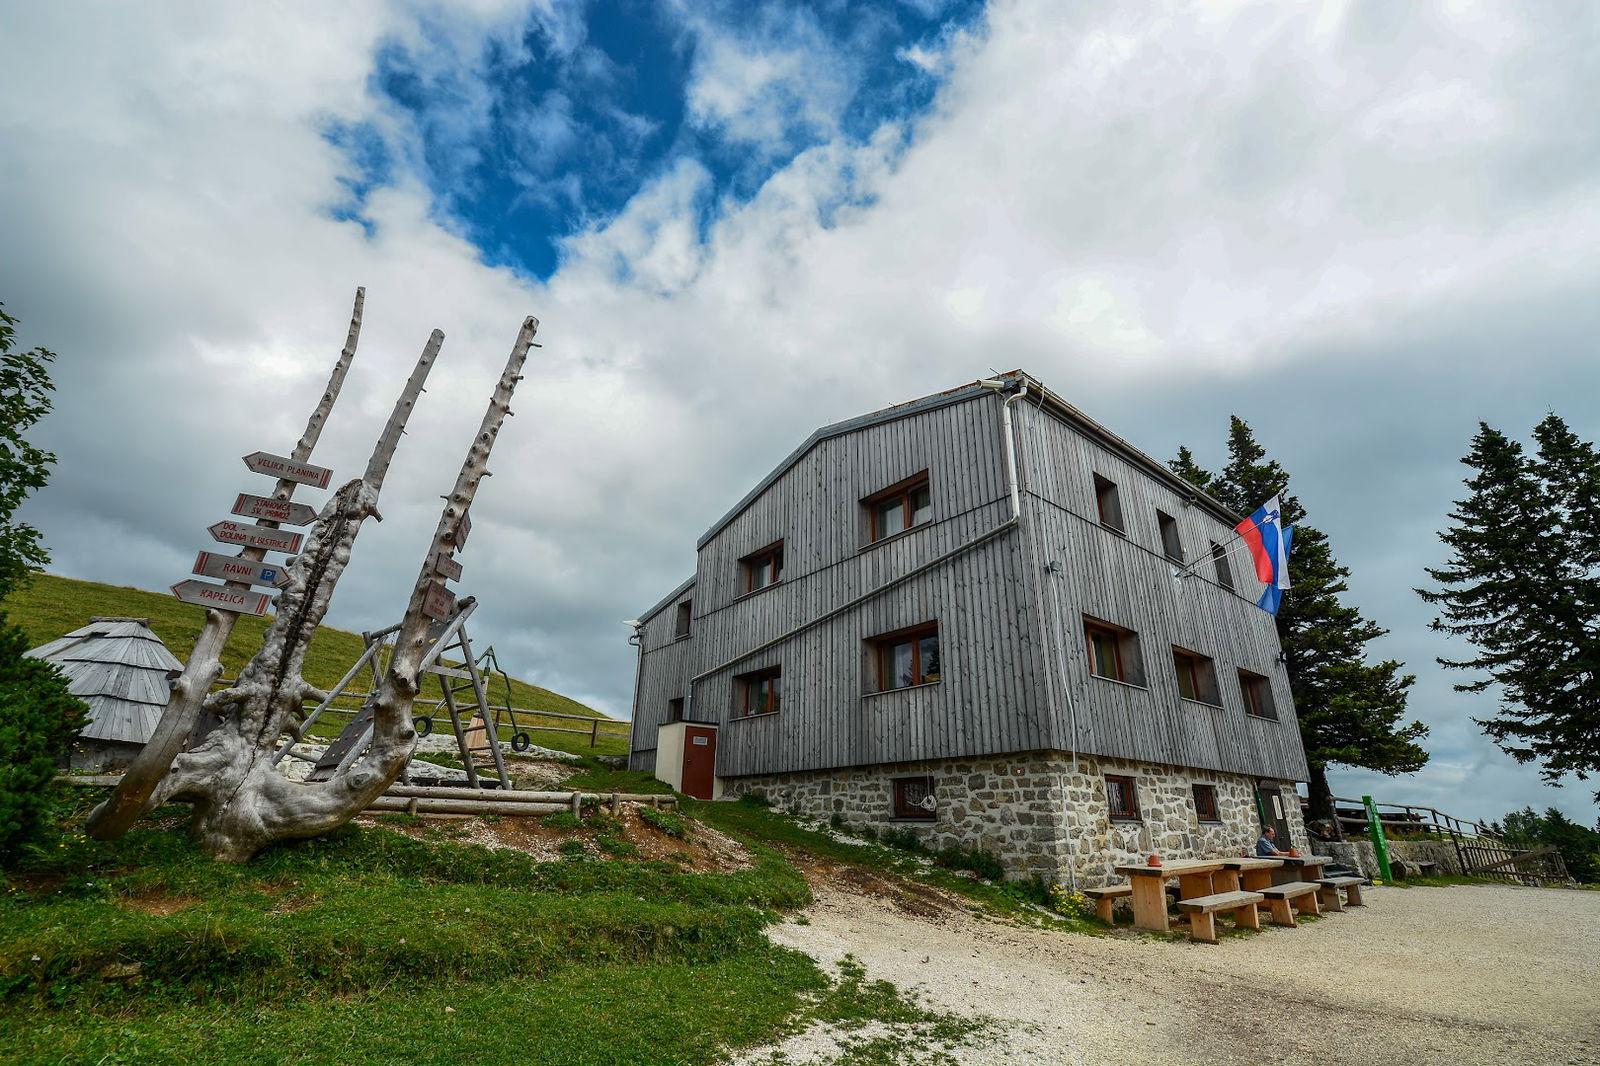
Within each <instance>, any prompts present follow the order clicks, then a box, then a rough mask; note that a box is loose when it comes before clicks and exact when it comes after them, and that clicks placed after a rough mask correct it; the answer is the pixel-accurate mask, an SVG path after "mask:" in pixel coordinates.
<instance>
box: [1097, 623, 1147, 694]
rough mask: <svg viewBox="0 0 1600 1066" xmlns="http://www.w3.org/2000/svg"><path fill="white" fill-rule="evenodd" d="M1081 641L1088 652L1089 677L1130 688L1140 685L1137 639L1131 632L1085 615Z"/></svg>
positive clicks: (1142, 668)
mask: <svg viewBox="0 0 1600 1066" xmlns="http://www.w3.org/2000/svg"><path fill="white" fill-rule="evenodd" d="M1083 639H1084V644H1085V646H1086V647H1087V648H1088V652H1089V672H1090V673H1091V674H1093V675H1095V676H1096V677H1104V678H1108V679H1110V680H1112V681H1123V682H1126V683H1127V684H1130V685H1143V684H1144V665H1143V663H1142V662H1141V660H1140V658H1139V637H1138V634H1136V633H1134V631H1133V630H1131V629H1123V628H1122V627H1121V626H1115V625H1112V624H1111V623H1110V622H1102V621H1100V620H1099V619H1097V618H1090V617H1088V616H1087V615H1085V616H1084V619H1083Z"/></svg>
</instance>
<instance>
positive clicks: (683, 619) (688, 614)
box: [672, 600, 694, 640]
mask: <svg viewBox="0 0 1600 1066" xmlns="http://www.w3.org/2000/svg"><path fill="white" fill-rule="evenodd" d="M693 620H694V601H693V600H684V601H683V602H682V603H680V604H678V621H677V625H676V626H675V627H674V628H673V632H672V635H673V638H674V639H676V640H681V639H682V638H684V637H686V636H688V635H689V625H690V623H691V622H692V621H693Z"/></svg>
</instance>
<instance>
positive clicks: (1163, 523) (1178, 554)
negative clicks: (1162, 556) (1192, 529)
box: [1156, 511, 1183, 563]
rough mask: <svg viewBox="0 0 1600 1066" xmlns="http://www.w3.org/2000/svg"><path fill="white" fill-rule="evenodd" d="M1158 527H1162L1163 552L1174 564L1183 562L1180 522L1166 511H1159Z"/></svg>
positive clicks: (1157, 513) (1157, 514) (1157, 515)
mask: <svg viewBox="0 0 1600 1066" xmlns="http://www.w3.org/2000/svg"><path fill="white" fill-rule="evenodd" d="M1156 525H1158V526H1160V527H1161V550H1162V551H1163V552H1165V553H1166V556H1167V558H1168V559H1171V560H1172V561H1173V562H1175V563H1181V562H1183V541H1181V540H1179V539H1178V520H1177V519H1176V518H1173V517H1172V516H1171V515H1169V514H1167V513H1166V512H1165V511H1157V512H1156Z"/></svg>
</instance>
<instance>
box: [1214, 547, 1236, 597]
mask: <svg viewBox="0 0 1600 1066" xmlns="http://www.w3.org/2000/svg"><path fill="white" fill-rule="evenodd" d="M1211 562H1212V563H1213V564H1214V565H1215V566H1216V568H1217V584H1219V585H1221V586H1222V587H1223V588H1225V589H1231V588H1233V567H1231V566H1229V565H1228V551H1227V549H1226V548H1224V547H1223V546H1222V545H1220V544H1218V543H1217V542H1216V541H1212V542H1211Z"/></svg>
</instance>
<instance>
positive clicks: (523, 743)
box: [511, 733, 533, 751]
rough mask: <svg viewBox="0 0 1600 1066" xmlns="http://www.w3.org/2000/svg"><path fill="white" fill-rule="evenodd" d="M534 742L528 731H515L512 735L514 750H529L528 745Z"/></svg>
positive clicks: (512, 747) (512, 748)
mask: <svg viewBox="0 0 1600 1066" xmlns="http://www.w3.org/2000/svg"><path fill="white" fill-rule="evenodd" d="M531 743H533V741H532V738H530V737H529V736H528V734H526V733H514V734H512V737H511V750H512V751H527V750H528V745H529V744H531Z"/></svg>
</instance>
